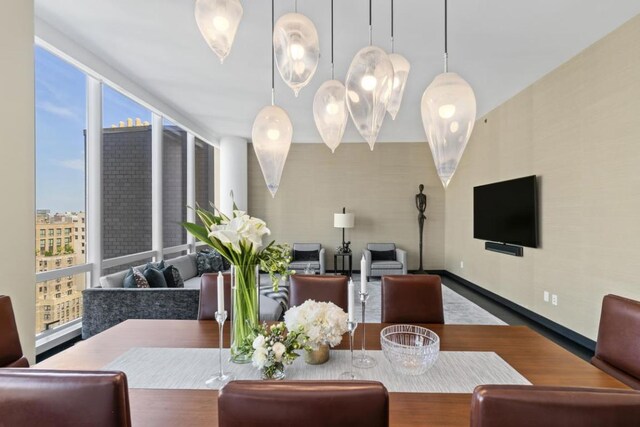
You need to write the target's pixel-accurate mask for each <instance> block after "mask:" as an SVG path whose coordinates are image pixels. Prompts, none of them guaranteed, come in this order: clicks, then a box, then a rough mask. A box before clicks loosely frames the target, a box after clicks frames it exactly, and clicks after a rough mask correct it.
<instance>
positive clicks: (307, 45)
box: [273, 13, 320, 96]
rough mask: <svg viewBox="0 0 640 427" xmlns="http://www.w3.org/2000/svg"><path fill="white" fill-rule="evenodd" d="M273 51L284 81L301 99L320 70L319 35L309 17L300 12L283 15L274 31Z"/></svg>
mask: <svg viewBox="0 0 640 427" xmlns="http://www.w3.org/2000/svg"><path fill="white" fill-rule="evenodd" d="M273 52H274V55H275V58H276V65H277V66H278V72H279V73H280V76H281V77H282V80H284V82H285V83H286V84H287V85H288V86H289V87H290V88H291V89H293V93H294V94H295V95H296V96H298V93H299V92H300V89H302V88H303V87H305V86H306V85H307V83H309V81H311V78H312V77H313V75H314V74H315V72H316V68H318V60H319V59H320V45H319V42H318V32H317V31H316V27H315V25H313V22H311V20H310V19H309V18H307V17H306V16H304V15H301V14H299V13H287V14H286V15H283V16H281V17H280V18H279V19H278V21H277V22H276V24H275V27H274V29H273Z"/></svg>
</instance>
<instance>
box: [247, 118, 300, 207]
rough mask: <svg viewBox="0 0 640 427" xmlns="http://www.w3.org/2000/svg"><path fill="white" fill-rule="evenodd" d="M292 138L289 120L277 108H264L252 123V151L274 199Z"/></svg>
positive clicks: (291, 127)
mask: <svg viewBox="0 0 640 427" xmlns="http://www.w3.org/2000/svg"><path fill="white" fill-rule="evenodd" d="M292 136H293V126H292V125H291V120H290V119H289V116H288V115H287V112H286V111H284V110H283V109H282V108H280V107H278V106H275V105H269V106H267V107H264V108H263V109H262V110H260V112H259V113H258V115H257V116H256V119H255V121H254V122H253V129H252V131H251V137H252V139H253V149H254V151H255V152H256V156H257V157H258V163H260V169H262V175H263V176H264V180H265V183H266V184H267V188H268V189H269V192H270V193H271V196H272V197H275V195H276V192H277V191H278V187H279V186H280V178H281V177H282V170H283V169H284V164H285V162H286V161H287V155H288V154H289V148H290V147H291V138H292Z"/></svg>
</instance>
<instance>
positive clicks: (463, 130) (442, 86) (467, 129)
mask: <svg viewBox="0 0 640 427" xmlns="http://www.w3.org/2000/svg"><path fill="white" fill-rule="evenodd" d="M421 109H422V123H423V125H424V130H425V132H426V134H427V140H428V141H429V147H430V148H431V153H432V154H433V160H434V162H435V164H436V171H437V172H438V176H439V177H440V180H441V181H442V184H443V185H444V188H447V185H449V182H450V181H451V178H452V177H453V174H454V173H455V171H456V168H457V167H458V163H459V162H460V159H461V158H462V153H464V149H465V147H466V146H467V142H469V137H470V136H471V131H472V130H473V125H474V123H475V120H476V97H475V95H474V93H473V89H472V88H471V86H469V83H467V82H466V81H465V80H464V79H462V77H460V76H459V75H457V74H456V73H443V74H440V75H438V76H436V78H435V79H434V80H433V82H432V83H431V84H430V85H429V87H427V89H426V90H425V91H424V94H423V95H422V104H421Z"/></svg>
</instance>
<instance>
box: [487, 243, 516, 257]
mask: <svg viewBox="0 0 640 427" xmlns="http://www.w3.org/2000/svg"><path fill="white" fill-rule="evenodd" d="M484 248H485V249H486V250H488V251H492V252H499V253H501V254H507V255H513V256H522V254H523V249H522V246H514V245H507V244H506V243H495V242H485V243H484Z"/></svg>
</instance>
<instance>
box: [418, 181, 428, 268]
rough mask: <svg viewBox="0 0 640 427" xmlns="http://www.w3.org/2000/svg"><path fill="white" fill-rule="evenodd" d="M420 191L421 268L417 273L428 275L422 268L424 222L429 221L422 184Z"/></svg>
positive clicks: (419, 187)
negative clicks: (426, 214)
mask: <svg viewBox="0 0 640 427" xmlns="http://www.w3.org/2000/svg"><path fill="white" fill-rule="evenodd" d="M418 190H420V193H418V194H416V208H417V209H418V212H420V213H419V214H418V227H419V230H420V231H419V233H420V235H419V238H420V268H419V269H418V271H416V273H417V274H426V271H424V268H423V267H422V234H423V231H424V221H425V220H426V219H427V217H426V216H425V214H424V212H425V211H426V210H427V195H426V194H423V193H422V191H423V190H424V185H422V184H420V185H419V186H418Z"/></svg>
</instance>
